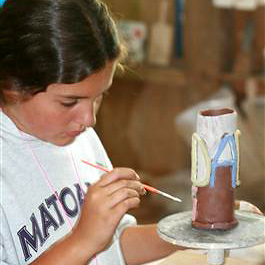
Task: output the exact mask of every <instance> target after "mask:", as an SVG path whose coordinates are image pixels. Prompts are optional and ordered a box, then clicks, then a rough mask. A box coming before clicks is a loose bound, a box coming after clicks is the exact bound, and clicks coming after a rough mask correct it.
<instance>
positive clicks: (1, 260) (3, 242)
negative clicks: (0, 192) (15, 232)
mask: <svg viewBox="0 0 265 265" xmlns="http://www.w3.org/2000/svg"><path fill="white" fill-rule="evenodd" d="M0 264H1V265H18V264H19V261H18V258H17V253H16V251H15V247H14V244H13V240H12V235H11V232H10V228H9V226H8V222H7V219H6V216H5V214H4V211H3V208H2V206H1V205H0Z"/></svg>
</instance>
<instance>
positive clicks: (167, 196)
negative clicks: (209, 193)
mask: <svg viewBox="0 0 265 265" xmlns="http://www.w3.org/2000/svg"><path fill="white" fill-rule="evenodd" d="M81 161H82V162H83V163H85V164H87V165H89V166H92V167H95V168H97V169H100V170H102V171H105V172H110V170H108V169H107V168H105V167H103V166H100V165H98V164H92V163H90V162H88V161H85V160H81ZM143 185H144V188H145V189H146V190H148V191H151V192H154V193H157V194H160V195H162V196H164V197H166V198H168V199H171V200H173V201H177V202H182V200H181V199H179V198H177V197H174V196H172V195H170V194H168V193H165V192H163V191H161V190H158V189H156V188H154V187H151V186H148V185H146V184H143Z"/></svg>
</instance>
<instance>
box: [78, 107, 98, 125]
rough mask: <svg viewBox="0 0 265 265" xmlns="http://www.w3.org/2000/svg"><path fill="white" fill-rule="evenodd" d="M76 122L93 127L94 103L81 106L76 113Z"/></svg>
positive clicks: (94, 119) (94, 123)
mask: <svg viewBox="0 0 265 265" xmlns="http://www.w3.org/2000/svg"><path fill="white" fill-rule="evenodd" d="M76 122H77V123H79V124H80V125H82V126H84V127H94V126H95V125H96V111H95V107H94V104H89V105H87V106H85V107H82V109H80V111H79V113H78V114H77V117H76Z"/></svg>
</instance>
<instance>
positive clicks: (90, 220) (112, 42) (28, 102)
mask: <svg viewBox="0 0 265 265" xmlns="http://www.w3.org/2000/svg"><path fill="white" fill-rule="evenodd" d="M2 2H3V3H2V4H3V5H2V7H1V8H0V102H1V113H0V115H1V154H2V156H1V205H0V209H1V211H0V215H1V217H0V218H1V230H0V237H1V241H0V250H1V257H0V258H1V264H3V265H6V264H13V265H14V264H34V265H40V264H46V265H47V264H54V265H60V264H62V265H68V264H69V265H70V264H71V265H73V264H75V265H79V264H80V265H81V264H82V265H83V264H98V265H104V264H111V265H118V264H124V263H127V264H140V263H142V262H146V261H150V260H153V259H157V258H159V257H163V256H165V255H168V254H169V253H171V252H172V251H174V250H176V247H173V246H171V245H170V244H167V243H165V242H164V241H162V240H160V238H159V237H158V236H157V234H156V227H155V225H147V226H137V225H136V222H135V219H134V218H133V217H132V216H129V215H127V214H126V212H127V211H128V210H129V209H131V208H134V207H137V206H138V204H139V201H140V195H142V194H144V192H145V191H144V187H143V185H142V183H141V182H140V180H139V177H138V176H137V174H136V173H135V172H134V171H133V170H131V169H128V168H115V169H112V166H111V163H110V161H109V159H108V157H107V155H106V153H105V151H104V148H103V147H102V145H101V142H100V140H99V139H98V138H97V135H96V134H95V132H94V130H93V126H94V125H95V122H96V112H97V109H98V107H99V105H100V102H101V101H102V98H103V95H104V93H106V92H107V90H108V89H109V87H110V86H111V83H112V79H113V75H114V72H115V69H116V68H117V67H118V65H119V59H120V57H121V55H122V45H121V43H120V42H119V39H118V36H117V33H116V28H115V25H114V22H113V20H112V19H111V17H110V15H109V13H108V11H107V8H106V6H105V5H104V4H103V3H101V2H99V1H97V0H7V1H6V2H4V1H2ZM82 159H85V160H89V161H91V162H93V163H99V164H100V165H103V166H105V167H107V168H108V169H109V170H111V172H110V173H108V174H105V175H103V176H102V177H101V175H102V172H100V171H99V170H97V169H94V168H91V167H88V166H86V165H85V164H83V163H82V162H81V160H82Z"/></svg>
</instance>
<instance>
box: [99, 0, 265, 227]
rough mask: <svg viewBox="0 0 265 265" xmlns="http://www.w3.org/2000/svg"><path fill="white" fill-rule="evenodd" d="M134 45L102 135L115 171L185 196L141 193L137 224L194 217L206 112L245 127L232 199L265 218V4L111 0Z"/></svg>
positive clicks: (105, 108) (103, 116)
mask: <svg viewBox="0 0 265 265" xmlns="http://www.w3.org/2000/svg"><path fill="white" fill-rule="evenodd" d="M105 2H106V4H107V5H108V7H109V9H110V10H111V11H112V13H113V14H114V17H115V18H116V20H117V25H118V29H119V32H120V35H121V37H122V38H123V40H124V41H125V43H126V45H127V48H128V57H127V59H126V61H125V62H124V65H125V69H124V71H123V72H120V73H118V74H117V76H116V77H115V80H114V83H113V86H112V88H111V92H110V94H109V95H108V96H107V97H106V98H105V101H104V104H103V105H102V107H101V109H100V112H99V114H98V121H97V126H96V130H97V132H98V134H99V136H100V137H101V140H102V142H103V144H104V146H105V148H106V150H107V152H108V154H109V156H110V158H111V160H112V163H113V165H114V166H126V167H131V168H133V169H135V170H136V171H137V172H138V173H139V175H140V176H141V178H142V180H143V182H145V183H147V184H149V185H152V186H154V187H156V188H158V189H161V190H163V191H165V192H168V193H170V194H172V195H175V196H178V197H180V198H182V200H183V203H176V202H172V201H169V200H167V199H166V198H163V197H161V196H159V195H154V194H148V195H146V196H144V198H143V200H142V203H141V207H140V208H138V209H136V210H133V211H132V213H133V214H134V215H135V216H136V217H137V219H138V221H139V223H149V222H156V221H158V220H160V219H161V218H163V217H164V216H166V215H169V214H172V213H176V212H180V211H185V210H191V209H192V205H191V181H190V174H191V162H190V161H191V158H190V153H191V135H192V133H193V132H194V131H195V130H196V113H197V111H198V110H200V109H205V108H215V107H217V108H218V107H221V108H222V107H231V108H234V109H236V110H237V112H238V128H239V129H240V130H241V133H242V136H241V149H240V179H241V186H240V187H239V188H237V192H236V198H237V199H242V200H246V201H249V202H251V203H253V204H255V205H256V206H258V207H259V208H260V209H261V210H262V211H265V202H264V200H265V199H264V192H265V185H264V184H265V183H264V180H265V166H264V164H265V156H264V152H265V141H264V138H265V115H264V114H265V64H264V61H265V36H264V35H265V8H264V6H265V3H264V0H200V1H198V0H105Z"/></svg>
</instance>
